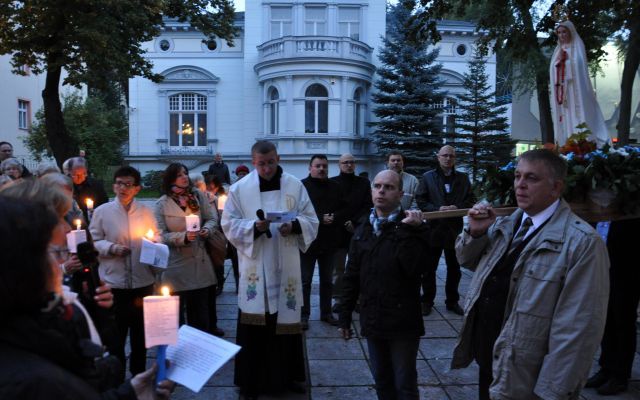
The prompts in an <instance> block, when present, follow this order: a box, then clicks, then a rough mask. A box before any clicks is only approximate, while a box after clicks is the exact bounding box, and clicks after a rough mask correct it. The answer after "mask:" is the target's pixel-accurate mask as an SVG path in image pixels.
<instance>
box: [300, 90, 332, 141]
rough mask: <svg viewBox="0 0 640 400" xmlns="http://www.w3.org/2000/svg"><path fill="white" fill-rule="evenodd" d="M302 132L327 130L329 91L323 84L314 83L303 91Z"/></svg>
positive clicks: (325, 131)
mask: <svg viewBox="0 0 640 400" xmlns="http://www.w3.org/2000/svg"><path fill="white" fill-rule="evenodd" d="M304 97H305V102H304V132H305V133H327V132H328V131H329V93H328V92H327V88H325V87H324V86H322V85H320V84H318V83H314V84H313V85H311V86H309V87H308V88H307V90H306V91H305V93H304Z"/></svg>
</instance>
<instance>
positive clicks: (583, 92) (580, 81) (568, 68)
mask: <svg viewBox="0 0 640 400" xmlns="http://www.w3.org/2000/svg"><path fill="white" fill-rule="evenodd" d="M556 33H557V35H558V45H557V46H556V49H555V50H554V52H553V56H552V57H551V65H550V68H549V74H550V78H551V85H552V86H551V97H552V98H551V112H552V114H553V127H554V131H555V140H556V143H557V144H558V145H560V146H562V145H564V144H565V143H566V142H567V139H568V138H569V136H571V135H572V134H574V133H576V132H577V131H579V129H578V128H576V126H578V125H579V124H581V123H586V124H587V126H588V128H589V130H590V131H591V133H592V135H591V136H590V137H589V139H590V140H595V141H596V143H597V144H598V147H599V148H600V147H602V146H604V145H605V144H607V143H611V139H610V137H609V133H608V132H607V128H606V126H605V124H604V117H603V115H602V111H601V110H600V106H599V105H598V101H597V99H596V95H595V93H594V91H593V87H592V86H591V80H590V79H589V71H588V69H587V54H586V51H585V48H584V42H583V41H582V39H581V38H580V35H578V32H577V31H576V27H575V26H574V25H573V23H572V22H571V21H563V22H561V23H559V24H558V26H557V27H556Z"/></svg>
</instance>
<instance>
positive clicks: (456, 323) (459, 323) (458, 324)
mask: <svg viewBox="0 0 640 400" xmlns="http://www.w3.org/2000/svg"><path fill="white" fill-rule="evenodd" d="M448 321H449V325H451V326H453V329H455V331H456V332H457V333H460V331H461V330H462V320H461V319H450V320H448Z"/></svg>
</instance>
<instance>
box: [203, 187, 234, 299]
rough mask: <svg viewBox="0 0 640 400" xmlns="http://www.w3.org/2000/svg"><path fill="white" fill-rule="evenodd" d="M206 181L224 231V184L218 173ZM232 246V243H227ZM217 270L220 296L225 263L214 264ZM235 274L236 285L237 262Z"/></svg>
mask: <svg viewBox="0 0 640 400" xmlns="http://www.w3.org/2000/svg"><path fill="white" fill-rule="evenodd" d="M204 181H205V190H206V192H205V193H206V194H207V198H208V199H209V205H211V209H212V210H213V213H214V214H215V216H216V219H217V220H218V224H217V225H218V229H219V231H220V232H221V233H222V229H220V223H219V222H220V218H221V216H222V210H223V209H224V201H225V200H226V198H227V195H226V193H225V191H224V186H223V185H222V181H221V180H220V178H218V177H217V176H216V175H207V176H205V178H204ZM227 246H230V244H227ZM213 267H214V269H215V271H216V279H217V280H218V286H217V287H216V290H215V293H214V295H215V296H219V295H220V294H222V288H223V286H224V281H225V279H224V263H222V264H220V265H214V266H213ZM233 271H234V272H233V275H234V276H235V277H236V286H237V282H238V277H237V264H236V265H235V266H234V269H233Z"/></svg>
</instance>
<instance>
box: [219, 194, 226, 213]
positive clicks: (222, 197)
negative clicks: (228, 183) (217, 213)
mask: <svg viewBox="0 0 640 400" xmlns="http://www.w3.org/2000/svg"><path fill="white" fill-rule="evenodd" d="M226 202H227V195H226V194H221V195H220V196H219V197H218V210H224V205H225V203H226Z"/></svg>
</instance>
